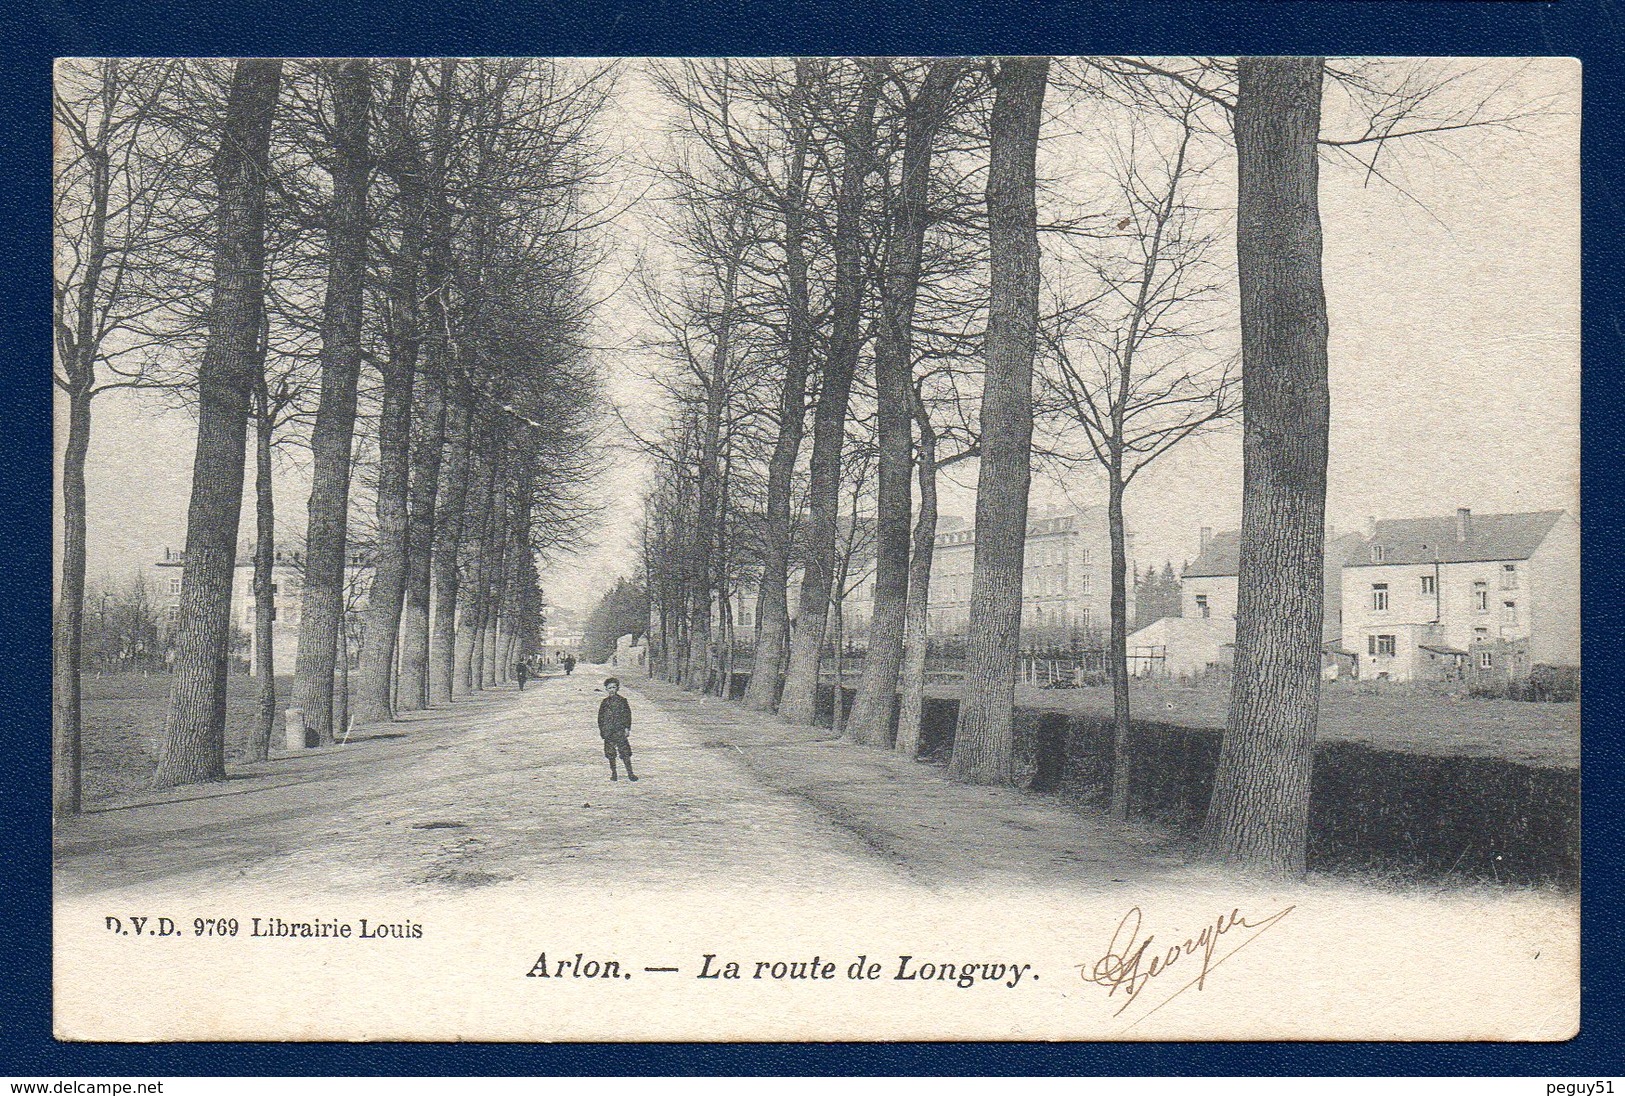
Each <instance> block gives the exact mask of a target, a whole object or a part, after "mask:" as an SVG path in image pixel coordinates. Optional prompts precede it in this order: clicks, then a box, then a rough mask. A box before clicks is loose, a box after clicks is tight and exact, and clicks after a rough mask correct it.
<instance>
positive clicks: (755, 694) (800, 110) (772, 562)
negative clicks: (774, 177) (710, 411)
mask: <svg viewBox="0 0 1625 1096" xmlns="http://www.w3.org/2000/svg"><path fill="white" fill-rule="evenodd" d="M809 64H810V62H808V61H807V60H806V59H805V58H798V59H797V60H796V63H795V65H796V84H795V90H794V92H793V93H792V95H791V99H790V124H791V127H792V129H793V137H792V142H793V151H792V152H791V155H790V186H789V189H788V191H787V192H786V194H785V201H784V207H783V209H782V211H781V212H782V214H783V217H784V280H785V302H784V303H785V313H786V315H785V349H784V386H783V387H782V388H781V389H780V392H779V433H778V437H777V438H775V439H774V442H773V455H772V457H771V458H770V459H769V461H768V466H767V499H766V503H765V506H764V510H765V516H766V529H765V534H766V541H767V543H766V550H765V552H764V554H763V558H762V577H761V581H760V582H758V583H757V591H758V597H757V602H756V648H755V651H754V653H753V655H752V657H751V671H750V683H749V684H748V685H747V686H746V687H745V707H747V708H750V709H752V710H753V711H758V712H765V711H770V710H771V709H772V707H773V704H774V702H775V700H777V698H778V694H779V675H780V674H781V672H782V671H783V664H784V655H785V647H786V640H787V639H788V638H789V630H790V608H789V597H788V589H787V587H788V585H789V582H790V547H791V543H792V541H793V540H794V535H793V516H792V514H791V512H790V494H791V489H792V487H793V485H794V481H795V472H796V460H797V458H798V457H799V456H800V454H801V442H802V439H803V437H804V436H805V434H806V432H807V375H808V373H809V372H810V371H811V355H812V318H811V311H812V310H811V306H810V303H809V299H808V290H807V249H806V235H807V228H806V211H805V209H804V208H803V207H804V206H805V204H806V201H807V186H806V172H807V144H808V125H807V118H806V116H805V103H806V84H807V80H808V79H809Z"/></svg>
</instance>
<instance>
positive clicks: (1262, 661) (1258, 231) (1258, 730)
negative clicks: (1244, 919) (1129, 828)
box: [1201, 57, 1330, 876]
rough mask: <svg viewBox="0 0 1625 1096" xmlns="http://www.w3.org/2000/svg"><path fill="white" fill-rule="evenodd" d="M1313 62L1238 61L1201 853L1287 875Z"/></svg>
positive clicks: (1296, 854) (1303, 816)
mask: <svg viewBox="0 0 1625 1096" xmlns="http://www.w3.org/2000/svg"><path fill="white" fill-rule="evenodd" d="M1324 74H1325V63H1324V61H1323V60H1322V59H1321V58H1317V57H1296V58H1243V59H1242V60H1241V61H1240V62H1239V65H1238V74H1237V89H1236V105H1235V132H1236V158H1237V177H1238V187H1237V198H1236V209H1237V218H1236V220H1237V224H1236V260H1237V268H1238V272H1239V274H1240V281H1241V340H1242V341H1241V346H1242V368H1243V377H1244V378H1245V379H1244V385H1243V389H1242V424H1243V449H1242V457H1243V478H1242V516H1241V566H1240V572H1239V575H1238V578H1237V603H1236V622H1237V623H1236V655H1235V679H1234V685H1233V687H1232V692H1231V697H1230V714H1229V717H1228V719H1227V720H1226V724H1225V736H1224V746H1223V749H1222V751H1221V753H1220V756H1219V770H1218V775H1217V777H1216V779H1215V783H1214V788H1213V801H1212V803H1211V805H1210V806H1209V808H1208V816H1207V822H1206V824H1205V826H1204V828H1203V832H1202V841H1201V850H1202V855H1203V856H1204V857H1205V858H1207V859H1210V860H1216V861H1221V862H1226V863H1234V864H1237V865H1239V866H1242V867H1245V868H1248V869H1251V870H1256V871H1260V872H1264V873H1267V874H1271V875H1283V876H1301V875H1302V874H1303V872H1304V868H1305V860H1306V856H1307V846H1308V832H1309V778H1310V772H1311V768H1312V766H1313V762H1314V744H1315V722H1316V718H1317V714H1318V709H1319V703H1320V636H1321V617H1322V614H1323V612H1324V600H1323V596H1322V593H1323V591H1322V585H1323V582H1324V575H1323V569H1322V565H1321V560H1322V556H1323V552H1324V547H1325V545H1324V539H1325V520H1326V455H1327V436H1328V428H1329V410H1330V395H1329V387H1328V382H1327V366H1326V297H1325V291H1324V288H1323V286H1322V281H1321V229H1320V209H1319V170H1318V165H1317V162H1316V141H1317V139H1318V137H1319V134H1320V103H1321V87H1322V82H1323V80H1324Z"/></svg>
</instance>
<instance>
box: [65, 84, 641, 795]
mask: <svg viewBox="0 0 1625 1096" xmlns="http://www.w3.org/2000/svg"><path fill="white" fill-rule="evenodd" d="M611 77H612V73H611V72H610V71H609V70H607V69H603V68H600V67H595V66H586V65H575V64H571V63H564V62H553V61H548V60H535V59H512V60H463V59H450V58H448V59H430V60H407V59H402V60H393V61H378V60H362V59H346V60H337V61H319V62H304V61H281V60H276V59H246V60H240V61H235V62H210V61H173V60H171V61H128V60H97V61H82V62H81V61H65V62H62V63H61V65H60V66H59V71H58V79H57V92H56V98H55V109H54V113H55V121H56V130H57V134H58V142H57V147H58V158H57V165H56V192H57V217H56V224H57V268H56V316H55V319H56V333H57V339H56V344H57V345H56V350H57V355H56V357H57V362H56V382H57V386H58V389H59V392H60V394H61V399H62V402H63V403H64V404H65V405H66V411H67V415H66V423H67V430H66V437H65V446H64V464H63V483H64V503H65V506H64V514H65V525H64V530H63V540H62V548H63V553H62V579H61V584H60V587H59V602H58V612H57V625H56V644H57V648H56V678H55V690H56V694H55V705H54V707H55V712H54V715H55V719H54V725H55V732H54V747H55V749H54V754H55V773H56V797H55V798H56V805H57V809H58V811H59V812H64V813H71V812H73V811H76V810H78V809H79V805H80V799H79V780H80V773H79V768H80V753H81V750H80V736H81V733H82V727H81V724H82V713H81V708H80V699H79V697H80V674H81V665H82V662H81V659H82V650H83V638H84V619H85V618H84V612H85V598H84V590H85V561H86V543H85V536H86V522H85V513H86V506H87V499H86V475H85V465H86V460H87V454H88V451H89V442H90V430H91V423H92V415H91V412H92V409H93V406H94V401H95V399H96V397H98V396H100V395H102V394H104V393H106V392H108V391H109V390H112V389H117V388H124V387H143V388H158V389H161V390H162V392H163V393H165V394H166V395H167V397H168V398H169V399H170V400H172V401H174V402H178V403H181V404H183V405H185V406H186V407H187V408H188V409H189V410H190V411H191V413H192V414H193V415H194V416H195V419H196V423H197V441H196V448H195V452H194V453H193V454H192V470H193V471H192V488H191V499H190V505H189V509H188V514H187V533H186V547H185V557H184V568H183V571H182V579H181V594H180V610H179V614H178V617H177V621H176V625H175V635H174V645H175V658H174V671H175V672H174V682H173V687H172V695H171V701H170V705H169V712H168V717H167V720H166V725H165V728H164V745H163V749H162V755H161V760H160V762H159V765H158V768H157V771H156V773H155V774H154V782H155V784H157V785H159V786H167V785H175V784H185V783H191V782H196V781H204V780H212V779H219V778H221V777H222V776H223V775H224V765H225V754H226V739H227V728H226V726H225V689H226V674H227V669H228V665H229V657H230V648H231V640H232V637H231V631H232V629H231V618H230V610H231V590H232V585H233V584H232V576H233V574H234V573H235V569H236V567H237V566H238V561H239V545H238V530H239V526H240V524H241V523H242V519H243V516H244V506H245V498H246V499H247V500H250V504H251V506H252V514H253V527H254V530H255V536H254V555H253V560H252V562H253V567H254V581H253V590H254V601H255V610H254V617H255V626H256V630H257V632H258V636H257V639H258V642H257V643H256V645H255V646H256V654H257V658H258V660H259V663H260V664H259V665H258V666H257V667H256V672H257V675H258V681H259V685H260V689H261V695H260V706H259V718H258V719H257V721H256V724H255V726H254V727H253V729H252V731H251V733H250V734H249V735H248V741H247V746H246V750H245V755H246V757H247V758H248V759H250V760H252V759H255V758H263V757H265V756H266V754H267V751H268V748H269V740H270V736H271V730H272V725H273V720H274V718H275V713H276V712H277V710H278V708H279V707H280V706H281V705H282V704H283V703H284V702H291V703H292V704H293V705H296V706H298V707H300V708H302V709H303V710H304V713H305V718H306V720H307V724H308V725H309V726H311V727H313V728H314V729H315V730H316V732H317V733H318V735H319V736H320V737H321V738H322V740H323V741H332V739H333V737H334V735H335V733H337V732H338V731H340V730H341V728H337V727H335V725H334V724H335V718H334V713H335V698H334V680H335V672H336V671H338V670H340V669H341V666H340V664H339V660H340V658H341V657H342V656H341V654H340V652H341V650H342V647H341V643H342V639H341V637H342V636H343V634H344V623H345V617H346V610H347V609H351V610H353V609H355V608H356V607H355V606H347V604H346V599H347V594H348V593H349V592H351V591H349V589H348V587H349V585H351V584H350V583H349V582H348V577H350V576H351V573H352V568H353V564H354V563H355V561H356V560H358V559H359V560H362V561H364V563H365V565H366V567H367V569H368V570H369V571H370V576H371V581H370V584H369V586H368V589H367V593H366V597H365V600H364V605H362V606H361V607H360V611H361V613H362V615H363V617H364V620H365V629H364V633H363V634H364V641H363V644H362V648H361V651H360V659H359V667H358V669H357V671H356V673H355V674H354V675H353V677H352V679H351V687H352V690H353V694H354V697H353V705H352V707H351V709H350V710H351V712H352V713H353V716H354V718H355V719H357V720H360V721H369V722H370V721H381V720H388V719H391V718H393V717H394V715H395V714H396V713H397V712H399V711H403V710H412V709H417V708H422V707H425V706H427V705H430V704H438V703H445V702H449V701H450V700H452V699H453V697H454V696H456V695H457V694H459V693H462V692H466V691H468V690H471V689H477V688H480V687H481V686H482V685H484V684H487V683H490V682H492V681H493V680H497V679H500V678H501V677H503V676H504V670H505V668H506V667H507V666H508V665H510V664H511V663H512V662H514V661H515V660H517V659H519V658H524V657H528V655H529V653H530V647H531V645H532V644H533V643H534V641H535V639H536V637H537V635H538V632H539V628H540V624H541V613H542V592H541V588H540V583H539V576H538V572H537V558H538V555H539V554H540V553H545V552H547V551H548V550H551V549H554V548H558V547H561V546H567V545H569V544H570V543H572V542H574V541H575V540H576V539H578V538H579V536H580V534H581V532H582V530H583V528H584V525H585V523H586V521H587V520H588V519H589V517H590V515H591V507H590V505H589V504H588V503H587V502H586V501H585V494H584V492H585V489H586V486H587V483H588V480H589V478H590V476H591V473H592V470H593V456H592V453H593V448H594V447H593V441H594V437H595V432H596V430H597V418H598V415H599V411H600V405H601V397H600V383H599V379H598V375H597V372H596V368H595V365H594V363H593V361H592V359H591V356H590V354H589V352H588V349H587V343H586V338H585V329H586V325H587V323H588V318H589V311H590V306H591V302H590V298H589V293H588V291H587V287H588V284H589V280H590V276H591V274H592V271H593V269H594V265H595V263H596V262H597V260H598V250H597V247H598V245H597V243H596V231H597V229H598V227H599V224H600V223H601V220H602V218H603V215H604V210H603V207H602V205H601V204H599V193H600V191H599V188H597V187H596V186H595V184H596V183H597V182H598V181H599V179H600V177H601V175H602V172H603V167H604V153H603V149H602V146H601V142H600V137H599V135H598V132H597V129H596V126H597V121H598V118H599V114H600V111H601V108H602V106H603V104H604V102H605V99H606V97H607V96H608V95H610V94H611V92H612V79H611ZM250 457H252V461H250V459H249V458H250ZM176 459H177V460H180V459H183V455H182V454H176ZM279 464H280V465H291V466H293V467H295V468H297V470H298V471H299V472H300V474H301V475H303V476H304V477H307V478H308V481H309V483H310V496H309V499H308V502H307V504H306V506H305V513H304V519H305V520H304V523H303V535H302V537H300V538H298V541H299V543H298V548H299V559H300V561H301V563H302V569H303V573H302V576H301V578H302V582H301V586H302V590H301V602H302V604H301V607H300V608H301V612H300V621H299V633H298V653H297V669H296V672H295V677H294V684H293V692H292V696H291V697H282V698H279V697H278V696H277V694H276V685H275V679H274V675H273V674H272V672H271V670H272V657H273V656H272V635H273V633H272V628H271V621H272V620H273V619H274V614H275V613H276V608H277V602H276V591H275V590H274V588H273V582H272V569H273V566H274V565H275V562H276V558H277V557H276V552H277V547H278V521H277V509H276V499H275V496H274V492H273V486H274V484H275V483H276V474H275V472H276V469H277V467H278V466H279ZM250 467H252V469H253V473H254V474H253V476H252V477H250V476H249V475H248V470H249V468H250ZM338 708H339V709H340V710H342V708H343V704H342V701H341V702H340V703H339V705H338Z"/></svg>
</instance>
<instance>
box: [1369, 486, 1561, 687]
mask: <svg viewBox="0 0 1625 1096" xmlns="http://www.w3.org/2000/svg"><path fill="white" fill-rule="evenodd" d="M1342 596H1343V633H1342V642H1343V646H1344V648H1346V649H1347V650H1349V651H1351V652H1353V653H1354V654H1355V655H1357V656H1358V657H1359V660H1360V661H1359V675H1360V677H1362V678H1385V679H1388V680H1393V681H1412V680H1417V679H1424V678H1429V677H1439V676H1451V675H1456V674H1459V673H1461V672H1463V671H1465V672H1468V673H1471V674H1472V675H1474V676H1485V675H1492V676H1497V677H1521V676H1523V675H1524V674H1527V672H1528V670H1529V668H1530V667H1531V666H1533V665H1535V664H1537V663H1546V664H1551V665H1578V664H1579V662H1580V523H1579V522H1578V521H1576V520H1575V519H1574V518H1573V517H1572V516H1571V515H1569V514H1568V513H1567V512H1566V511H1563V510H1545V511H1540V512H1537V513H1527V514H1479V515H1474V514H1473V512H1472V511H1471V510H1468V509H1466V508H1462V509H1460V510H1457V511H1456V513H1455V516H1454V517H1449V516H1444V517H1424V518H1400V519H1394V520H1388V521H1379V522H1376V523H1374V525H1373V526H1372V527H1371V529H1370V530H1369V533H1368V535H1367V536H1366V537H1365V539H1364V542H1363V543H1362V545H1361V546H1360V547H1359V548H1358V549H1356V550H1355V551H1354V552H1352V553H1351V554H1350V555H1349V556H1348V558H1347V560H1346V562H1345V564H1344V568H1343V591H1342Z"/></svg>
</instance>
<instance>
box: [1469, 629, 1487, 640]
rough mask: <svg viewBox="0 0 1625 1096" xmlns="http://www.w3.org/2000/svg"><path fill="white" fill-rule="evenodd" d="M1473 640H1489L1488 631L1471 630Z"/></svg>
mask: <svg viewBox="0 0 1625 1096" xmlns="http://www.w3.org/2000/svg"><path fill="white" fill-rule="evenodd" d="M1473 638H1474V639H1488V638H1490V630H1489V629H1488V628H1474V629H1473Z"/></svg>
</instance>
